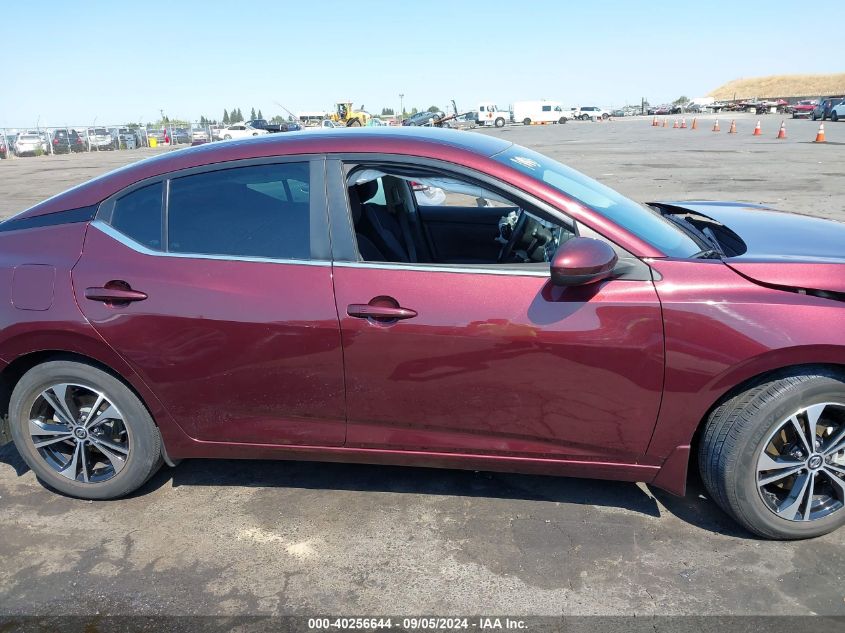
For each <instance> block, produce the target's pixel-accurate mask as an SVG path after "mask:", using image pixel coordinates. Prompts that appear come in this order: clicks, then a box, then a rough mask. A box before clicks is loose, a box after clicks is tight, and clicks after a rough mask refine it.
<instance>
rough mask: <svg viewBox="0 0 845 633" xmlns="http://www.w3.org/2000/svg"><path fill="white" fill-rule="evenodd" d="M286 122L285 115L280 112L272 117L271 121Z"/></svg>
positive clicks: (276, 122) (273, 122) (275, 123)
mask: <svg viewBox="0 0 845 633" xmlns="http://www.w3.org/2000/svg"><path fill="white" fill-rule="evenodd" d="M284 122H285V117H283V116H279V115H278V114H277V115H276V116H274V117H273V118H272V119H270V123H272V124H273V125H278V124H279V123H284Z"/></svg>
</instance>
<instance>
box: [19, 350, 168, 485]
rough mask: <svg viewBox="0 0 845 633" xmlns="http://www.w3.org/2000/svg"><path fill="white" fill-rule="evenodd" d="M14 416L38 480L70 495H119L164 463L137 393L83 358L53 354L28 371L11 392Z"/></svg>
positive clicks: (21, 448) (22, 449)
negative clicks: (75, 359)
mask: <svg viewBox="0 0 845 633" xmlns="http://www.w3.org/2000/svg"><path fill="white" fill-rule="evenodd" d="M9 422H10V427H11V431H12V438H13V439H14V441H15V445H16V446H17V448H18V451H19V452H20V454H21V456H22V457H23V459H24V460H25V461H26V463H27V464H28V465H29V467H30V468H31V469H32V470H33V472H34V473H35V474H36V475H37V476H38V478H39V480H40V481H41V482H43V483H44V484H46V485H47V486H48V487H50V488H52V489H54V490H57V491H59V492H61V493H63V494H66V495H69V496H72V497H78V498H81V499H114V498H117V497H122V496H124V495H126V494H129V493H130V492H132V491H134V490H136V489H137V488H139V487H140V486H142V485H143V484H144V482H146V481H147V480H148V479H149V478H150V477H151V476H152V475H153V474H154V473H155V472H156V471H157V470H158V468H159V467H160V466H161V463H162V451H161V436H160V435H159V432H158V428H157V427H156V425H155V423H154V422H153V419H152V417H151V416H150V413H149V412H148V411H147V409H146V407H145V406H144V405H143V403H142V402H141V401H140V400H139V398H138V396H136V395H135V393H134V392H133V391H132V390H131V389H129V387H127V386H126V385H125V384H124V383H123V382H121V381H120V380H118V379H117V378H115V377H114V376H112V375H111V374H109V373H107V372H105V371H103V370H101V369H99V368H97V367H94V366H92V365H88V364H85V363H80V362H73V361H66V360H57V361H50V362H46V363H43V364H41V365H37V366H35V367H33V368H32V369H30V370H29V371H28V372H26V373H25V374H24V375H23V376H22V377H21V379H20V380H19V381H18V384H17V385H16V386H15V388H14V390H13V392H12V397H11V401H10V403H9Z"/></svg>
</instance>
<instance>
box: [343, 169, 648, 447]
mask: <svg viewBox="0 0 845 633" xmlns="http://www.w3.org/2000/svg"><path fill="white" fill-rule="evenodd" d="M348 169H349V166H347V170H348ZM369 169H370V172H369V173H377V170H376V171H373V170H374V169H375V168H374V166H370V167H369ZM385 169H387V168H385ZM330 173H333V172H332V171H331V170H330ZM354 173H355V172H353V175H354ZM359 173H360V174H361V176H360V178H366V177H367V172H359ZM397 173H399V175H400V176H401V175H402V174H407V173H408V170H407V168H405V169H403V170H402V171H401V172H397ZM336 176H337V177H338V178H342V176H341V175H340V172H339V170H338V172H337V174H336ZM350 178H352V176H350ZM417 180H423V179H422V178H417ZM349 182H350V180H348V179H347V180H345V181H344V183H343V184H344V185H347V184H349ZM385 182H387V181H385ZM432 182H437V181H436V180H434V181H432ZM446 182H447V183H448V180H447V181H446ZM443 186H444V187H446V188H447V191H446V193H447V194H448V193H449V192H448V185H443ZM455 188H456V189H462V190H463V191H464V192H466V191H470V190H469V189H467V188H465V187H464V188H462V187H461V186H460V185H459V184H458V185H455ZM370 190H374V188H371V189H370ZM358 197H359V196H356V195H352V196H350V199H351V200H352V202H351V204H355V203H356V201H357V198H358ZM398 198H399V197H398V196H397V200H398ZM373 200H376V198H373ZM465 200H466V193H463V194H462V195H461V196H460V197H458V198H457V202H462V201H465ZM360 202H362V203H366V202H367V201H366V200H361V201H360ZM376 202H377V200H376ZM388 202H389V200H388ZM509 202H510V203H513V204H515V205H516V206H523V207H524V206H526V205H524V204H523V201H520V200H518V199H517V200H513V199H512V200H501V199H499V200H496V201H494V202H490V201H486V200H484V199H483V196H481V197H479V200H478V204H479V207H478V209H477V211H476V212H474V213H467V214H465V215H464V216H463V220H460V219H458V220H456V221H455V224H461V223H462V222H463V223H467V222H469V223H472V222H477V223H478V226H477V227H476V229H477V230H475V231H473V230H469V229H466V227H464V229H461V235H466V236H467V239H470V240H472V239H475V238H474V236H476V235H478V234H479V232H481V231H483V230H485V227H487V229H486V230H489V232H490V234H489V237H488V239H489V240H490V241H491V245H495V241H494V240H495V237H496V231H497V230H498V227H497V224H496V222H495V221H494V222H492V223H491V222H488V221H487V220H486V219H485V218H484V217H483V216H484V215H485V209H486V210H487V212H488V213H495V214H496V215H497V217H498V215H502V216H503V220H505V219H506V218H507V214H508V213H509V212H510V211H511V210H512V208H513V207H511V206H509V205H508V203H509ZM330 204H332V205H335V207H334V209H333V211H332V218H333V219H335V218H338V217H340V216H341V215H342V214H341V213H340V212H339V211H338V208H337V205H343V206H344V207H345V206H346V205H347V204H350V202H348V201H347V199H346V197H344V198H331V199H330ZM496 204H499V205H500V207H499V208H498V209H497V208H496ZM400 206H401V205H399V204H398V202H397V204H396V205H394V207H400ZM450 206H451V207H452V208H453V209H454V212H455V213H461V207H460V204H457V203H453V202H452V201H450V200H449V196H448V195H447V196H446V199H445V200H444V201H443V202H442V203H441V206H440V207H439V208H434V207H430V206H429V207H417V208H416V209H406V210H407V211H409V212H410V213H411V214H413V213H414V212H416V215H415V216H413V215H412V218H411V219H412V220H413V219H414V217H415V218H416V221H417V222H419V223H420V224H421V226H420V227H418V228H419V229H420V230H419V231H414V230H405V231H401V232H397V236H398V238H399V239H401V238H402V236H403V234H404V235H405V236H408V238H409V239H411V237H412V236H413V235H414V234H415V233H416V234H418V235H421V236H422V237H423V241H422V242H421V243H420V244H419V245H418V247H417V248H414V249H407V248H406V249H405V252H406V253H408V252H411V250H413V251H415V252H416V253H420V252H421V251H423V250H425V251H427V252H429V253H432V260H431V261H428V262H422V261H418V262H413V261H411V262H399V261H381V262H378V261H361V257H358V258H357V259H358V261H336V262H335V267H334V283H335V296H336V300H337V310H338V314H339V315H340V325H341V331H342V335H343V346H344V359H345V368H346V385H347V415H348V423H349V426H348V431H347V445H348V446H356V447H379V448H401V449H406V450H422V451H425V450H429V451H440V452H442V451H445V452H450V451H451V452H464V453H477V454H479V453H480V454H506V455H513V456H533V457H542V456H548V457H555V458H564V459H566V458H570V459H586V460H608V461H612V460H620V461H631V460H634V459H635V458H636V456H637V455H640V454H642V453H644V452H645V449H646V447H647V445H648V442H649V438H650V436H651V431H652V429H653V426H654V422H655V420H656V417H657V412H658V407H659V403H660V396H661V388H662V380H663V335H662V321H661V313H660V305H659V302H658V298H657V294H656V292H655V289H654V286H653V283H652V281H651V279H650V278H648V277H647V276H646V277H641V278H639V279H635V278H628V279H615V280H612V281H607V282H604V283H601V284H596V285H593V286H586V287H570V288H561V287H556V286H554V285H552V284H551V282H550V280H549V273H548V265H547V264H546V265H545V266H544V265H542V264H533V263H530V262H525V263H522V264H518V263H503V264H497V263H496V261H495V255H494V258H493V260H492V261H491V262H490V263H489V265H483V264H481V263H479V261H478V259H477V257H478V255H480V254H482V250H481V249H480V248H478V247H477V246H474V247H471V245H468V247H467V251H468V252H470V251H471V252H474V253H476V254H477V255H476V257H474V258H473V259H474V261H475V263H474V264H464V263H462V262H460V261H455V260H454V259H453V260H452V261H450V262H443V261H442V259H440V260H438V253H439V252H443V251H444V245H445V244H448V245H449V247H450V249H453V248H454V235H453V236H452V237H451V238H450V240H446V238H445V237H440V238H438V236H442V235H444V234H445V233H446V232H447V226H446V225H447V224H449V223H447V222H445V221H444V218H445V216H446V214H447V213H448V207H450ZM377 207H378V204H376V203H371V204H370V207H369V208H368V207H367V205H366V204H364V208H365V213H363V214H360V213H357V212H356V213H353V214H352V215H351V217H352V219H353V221H354V226H355V234H356V235H355V241H358V242H361V241H363V240H367V242H368V243H370V244H372V245H374V246H375V250H373V252H377V251H378V245H379V241H378V237H379V236H378V234H377V233H373V234H368V231H372V230H373V228H372V227H371V226H367V225H365V224H363V223H364V222H366V217H367V214H368V213H369V214H373V213H381V214H383V215H385V221H382V222H380V223H379V225H380V227H385V226H389V225H391V223H392V222H393V221H394V220H392V219H391V218H390V216H388V215H386V214H388V213H391V212H395V211H398V212H401V209H397V208H392V209H387V210H385V209H376V208H377ZM464 209H465V210H466V207H464ZM346 213H348V210H347V209H346V208H344V209H343V214H346ZM359 217H362V218H363V219H362V220H359V219H358V218H359ZM427 218H428V219H430V220H429V221H430V222H432V224H431V225H430V226H427V225H426V221H427ZM338 224H341V223H340V222H337V221H333V224H332V227H333V229H332V230H333V237H334V233H335V227H336V226H337V225H338ZM343 224H344V225H345V226H351V225H352V224H353V222H352V221H346V222H345V223H343ZM398 224H401V223H398ZM412 228H413V227H412ZM333 241H337V242H338V243H342V240H340V239H338V240H334V239H333ZM491 250H493V251H494V253H498V252H499V250H500V246H498V247H496V248H493V249H491ZM539 257H541V256H538V257H537V258H539ZM646 270H647V268H646Z"/></svg>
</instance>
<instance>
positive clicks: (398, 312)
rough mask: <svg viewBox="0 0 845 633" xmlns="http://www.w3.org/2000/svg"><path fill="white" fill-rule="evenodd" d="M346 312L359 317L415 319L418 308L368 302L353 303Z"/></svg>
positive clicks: (391, 319) (392, 319)
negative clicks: (412, 308)
mask: <svg viewBox="0 0 845 633" xmlns="http://www.w3.org/2000/svg"><path fill="white" fill-rule="evenodd" d="M346 314H348V315H349V316H351V317H355V318H357V319H384V320H390V321H394V320H396V321H398V320H399V319H413V318H414V317H415V316H417V311H416V310H411V309H410V308H402V307H400V306H395V307H394V306H385V305H370V304H367V303H352V304H350V305H348V306H347V307H346Z"/></svg>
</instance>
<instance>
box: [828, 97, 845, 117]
mask: <svg viewBox="0 0 845 633" xmlns="http://www.w3.org/2000/svg"><path fill="white" fill-rule="evenodd" d="M839 119H845V99H843V100H842V101H840V102H839V103H837V104H835V105H834V106H833V107H832V108H831V109H830V120H831V121H838V120H839Z"/></svg>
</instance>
